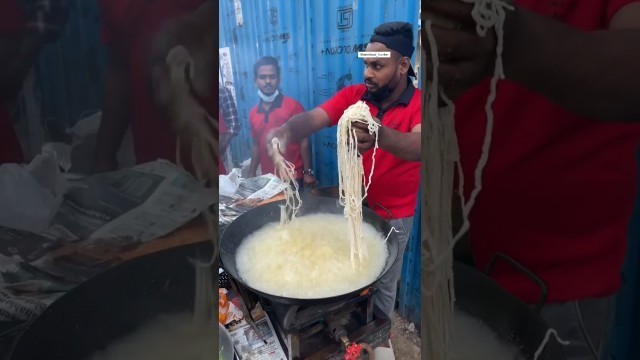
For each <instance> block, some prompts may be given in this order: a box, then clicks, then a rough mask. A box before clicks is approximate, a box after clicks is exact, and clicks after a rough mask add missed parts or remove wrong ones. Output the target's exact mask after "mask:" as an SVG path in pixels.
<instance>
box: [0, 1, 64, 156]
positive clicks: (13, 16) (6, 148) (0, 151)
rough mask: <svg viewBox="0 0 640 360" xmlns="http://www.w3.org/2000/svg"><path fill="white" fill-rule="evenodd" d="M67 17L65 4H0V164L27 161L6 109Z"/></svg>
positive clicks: (17, 2)
mask: <svg viewBox="0 0 640 360" xmlns="http://www.w3.org/2000/svg"><path fill="white" fill-rule="evenodd" d="M66 18H67V6H66V4H65V2H64V1H49V2H48V4H42V3H37V2H35V1H26V0H25V1H16V0H3V1H0V164H3V163H22V162H23V161H24V160H25V159H24V157H23V154H22V147H21V145H20V141H19V140H18V136H17V134H16V132H15V129H14V127H13V124H12V122H11V118H10V116H9V112H8V111H7V109H6V108H5V106H6V103H7V102H8V101H10V100H12V99H14V98H15V97H16V96H17V95H18V93H19V92H20V89H21V88H22V83H23V81H24V79H25V77H26V76H27V74H28V72H29V70H30V69H31V68H32V67H33V66H34V65H35V63H36V61H37V59H38V57H39V55H40V51H41V50H42V48H43V47H44V46H45V45H46V44H47V43H49V42H51V41H54V40H56V39H57V38H58V37H59V36H60V32H61V31H62V28H63V26H64V24H65V22H66Z"/></svg>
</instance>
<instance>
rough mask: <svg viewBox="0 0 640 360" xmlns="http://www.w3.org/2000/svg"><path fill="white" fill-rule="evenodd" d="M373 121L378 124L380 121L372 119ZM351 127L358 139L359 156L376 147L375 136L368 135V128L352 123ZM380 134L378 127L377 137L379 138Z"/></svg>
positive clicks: (362, 124)
mask: <svg viewBox="0 0 640 360" xmlns="http://www.w3.org/2000/svg"><path fill="white" fill-rule="evenodd" d="M373 120H374V121H375V122H377V123H378V124H380V120H378V119H376V118H373ZM351 126H352V127H353V129H354V131H355V133H356V138H357V139H358V152H359V153H360V155H362V154H364V153H366V152H367V151H369V150H371V149H373V147H374V146H375V145H376V136H375V134H370V133H369V126H368V125H367V124H365V123H361V122H354V123H352V124H351ZM380 133H382V125H380V128H379V130H378V136H380ZM378 140H379V139H378Z"/></svg>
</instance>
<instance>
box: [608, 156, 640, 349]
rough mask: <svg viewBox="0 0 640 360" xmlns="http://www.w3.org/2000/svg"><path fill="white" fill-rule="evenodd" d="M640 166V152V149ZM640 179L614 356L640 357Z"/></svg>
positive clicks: (613, 337) (613, 338)
mask: <svg viewBox="0 0 640 360" xmlns="http://www.w3.org/2000/svg"><path fill="white" fill-rule="evenodd" d="M637 158H638V169H640V152H638V156H637ZM639 271H640V179H638V194H637V200H636V208H635V213H634V216H633V220H632V222H631V227H630V232H629V248H628V250H627V259H626V262H625V265H624V269H623V281H622V288H621V289H620V293H619V294H618V301H617V304H616V306H617V309H616V317H615V326H614V328H613V332H612V334H611V338H610V346H609V352H610V356H611V357H610V358H611V359H615V360H625V359H640V343H639V342H638V339H640V274H639V273H638V272H639Z"/></svg>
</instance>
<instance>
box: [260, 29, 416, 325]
mask: <svg viewBox="0 0 640 360" xmlns="http://www.w3.org/2000/svg"><path fill="white" fill-rule="evenodd" d="M413 50H414V46H413V29H412V27H411V25H410V24H408V23H400V22H392V23H385V24H382V25H380V26H378V27H377V28H376V29H375V30H374V34H373V35H372V36H371V40H370V43H369V45H367V48H366V51H367V52H390V53H391V57H388V58H383V57H371V58H364V63H365V72H364V78H365V84H361V85H353V86H348V87H346V88H344V89H342V90H340V92H338V93H337V94H336V95H334V96H333V98H331V99H329V100H328V101H327V102H325V103H324V104H322V105H321V106H319V107H317V108H315V109H313V110H311V111H309V112H305V113H301V114H299V115H296V116H294V117H293V118H292V119H291V120H289V122H287V123H286V124H285V125H283V126H281V127H280V128H278V129H275V130H274V131H273V132H272V133H271V135H270V136H269V137H270V138H272V137H277V138H278V139H280V141H281V142H282V141H285V142H286V141H289V140H292V141H293V140H297V139H301V138H305V137H308V136H309V135H311V134H313V133H315V132H317V131H320V130H322V129H323V128H326V127H330V126H335V125H337V123H338V121H339V120H340V117H341V116H342V114H343V113H344V111H345V110H346V109H347V108H348V107H349V106H351V105H353V104H355V103H356V102H358V101H360V100H363V101H365V103H366V104H367V105H368V106H369V108H370V110H371V115H372V116H373V117H375V118H376V119H377V121H378V122H380V123H381V124H382V126H381V127H380V129H379V138H378V145H379V147H380V148H379V149H378V150H377V152H376V158H375V167H374V172H373V177H372V179H371V185H370V187H369V191H368V194H367V200H368V203H369V207H371V208H372V209H373V210H374V211H376V213H378V214H379V215H380V216H382V217H383V218H385V219H388V220H389V221H390V223H391V225H392V226H393V227H394V228H395V229H396V230H399V233H398V234H397V235H398V238H399V245H400V246H399V256H398V260H397V261H396V263H395V264H394V265H393V266H392V268H391V269H389V271H388V272H387V273H386V274H385V276H384V277H383V278H382V279H381V280H380V282H379V283H378V284H377V286H378V292H376V294H375V297H374V302H375V304H376V305H377V306H378V307H379V308H380V309H381V310H382V311H384V313H385V314H387V316H389V317H391V316H392V315H393V309H394V306H395V298H396V288H397V283H398V280H399V279H400V274H401V270H402V256H403V254H404V249H405V247H406V244H407V240H408V237H409V232H410V231H411V224H412V221H413V214H414V211H415V207H416V200H417V195H418V186H419V178H420V163H419V160H420V151H421V148H420V129H421V95H420V94H421V93H420V90H418V89H416V88H414V86H413V84H412V83H411V80H410V78H409V76H415V73H414V72H413V69H412V68H411V56H412V54H413ZM372 146H373V137H372V136H371V135H369V133H368V131H367V130H366V129H365V130H360V131H359V133H358V149H359V150H360V153H361V154H363V155H362V162H363V165H364V172H365V174H369V172H370V171H371V167H372V155H373V151H372V150H371V148H372Z"/></svg>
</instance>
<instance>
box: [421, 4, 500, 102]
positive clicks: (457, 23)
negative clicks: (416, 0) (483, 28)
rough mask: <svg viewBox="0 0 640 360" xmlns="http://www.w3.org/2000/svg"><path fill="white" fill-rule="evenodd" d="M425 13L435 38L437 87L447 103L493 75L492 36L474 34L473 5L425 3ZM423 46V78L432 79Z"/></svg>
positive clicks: (494, 49) (491, 32)
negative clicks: (424, 73)
mask: <svg viewBox="0 0 640 360" xmlns="http://www.w3.org/2000/svg"><path fill="white" fill-rule="evenodd" d="M425 7H426V11H427V13H428V14H429V16H430V17H431V19H432V24H431V29H432V32H433V36H434V38H435V42H436V46H437V51H438V59H439V60H440V64H439V67H438V75H439V83H440V86H441V87H443V88H444V90H445V93H446V94H447V96H448V97H450V98H451V99H454V100H455V99H456V98H458V97H459V96H460V95H461V94H462V93H463V92H465V91H466V90H468V89H469V88H471V87H473V86H474V85H476V84H478V83H479V82H480V81H482V80H483V79H484V78H485V77H487V76H489V75H491V74H493V66H494V64H495V58H496V43H497V40H496V34H495V31H494V30H493V28H492V29H490V30H489V31H488V32H487V34H486V35H485V36H484V37H482V36H479V35H478V34H477V32H476V22H475V20H474V19H473V17H472V16H471V10H472V9H473V4H467V3H463V2H462V1H450V0H426V5H425ZM425 40H426V41H425V43H426V44H427V49H428V53H427V78H428V80H431V79H432V78H433V62H432V61H429V60H428V59H429V58H430V57H431V54H432V52H431V51H432V50H431V45H432V44H430V43H429V39H428V38H427V39H425Z"/></svg>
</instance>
